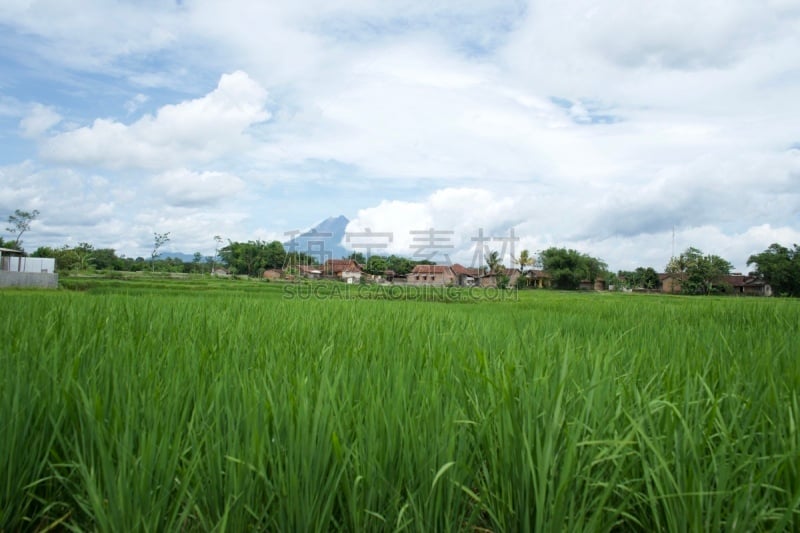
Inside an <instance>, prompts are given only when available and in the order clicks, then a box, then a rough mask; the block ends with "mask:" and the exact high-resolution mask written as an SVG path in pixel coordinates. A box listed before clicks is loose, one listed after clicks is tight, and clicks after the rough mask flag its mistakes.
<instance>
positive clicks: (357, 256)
mask: <svg viewBox="0 0 800 533" xmlns="http://www.w3.org/2000/svg"><path fill="white" fill-rule="evenodd" d="M345 259H352V260H353V261H355V262H356V263H358V264H359V265H364V264H366V262H367V257H366V256H365V255H364V254H363V253H362V252H353V253H351V254H350V255H348V256H347V257H345Z"/></svg>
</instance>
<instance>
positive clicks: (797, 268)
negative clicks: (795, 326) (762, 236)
mask: <svg viewBox="0 0 800 533" xmlns="http://www.w3.org/2000/svg"><path fill="white" fill-rule="evenodd" d="M752 264H755V265H756V271H755V274H756V275H757V276H759V277H760V278H761V279H763V280H764V281H765V282H766V283H768V284H769V285H770V286H771V287H772V290H773V292H774V293H775V294H783V295H787V296H800V246H798V245H796V244H795V245H794V248H787V247H785V246H781V245H780V244H777V243H774V244H771V245H770V246H769V248H767V249H766V250H764V251H763V252H761V253H760V254H755V255H751V256H750V258H749V259H748V260H747V265H748V266H750V265H752Z"/></svg>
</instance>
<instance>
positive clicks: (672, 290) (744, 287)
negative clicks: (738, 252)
mask: <svg viewBox="0 0 800 533" xmlns="http://www.w3.org/2000/svg"><path fill="white" fill-rule="evenodd" d="M685 276H686V274H685V273H681V272H678V273H665V274H659V275H658V279H659V280H660V281H661V292H663V293H667V294H680V293H681V281H682V280H683V279H685ZM718 288H719V289H721V290H722V291H723V292H727V293H730V294H738V295H743V296H772V287H770V286H769V284H768V283H766V282H764V280H762V279H759V278H758V277H757V276H753V275H747V276H745V275H743V274H741V273H739V272H735V273H733V274H730V275H728V276H723V278H722V279H721V280H720V283H719V284H718Z"/></svg>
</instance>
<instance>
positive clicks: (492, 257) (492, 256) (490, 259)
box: [486, 250, 503, 274]
mask: <svg viewBox="0 0 800 533" xmlns="http://www.w3.org/2000/svg"><path fill="white" fill-rule="evenodd" d="M486 266H487V267H489V273H490V274H497V273H498V272H500V270H502V269H503V263H502V261H501V259H500V252H498V251H497V250H494V251H492V252H489V255H487V256H486Z"/></svg>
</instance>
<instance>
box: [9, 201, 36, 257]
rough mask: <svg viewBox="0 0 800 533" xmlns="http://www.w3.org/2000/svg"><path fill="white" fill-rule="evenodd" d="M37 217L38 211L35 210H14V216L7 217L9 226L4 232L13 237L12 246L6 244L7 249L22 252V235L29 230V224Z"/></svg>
mask: <svg viewBox="0 0 800 533" xmlns="http://www.w3.org/2000/svg"><path fill="white" fill-rule="evenodd" d="M38 216H39V211H37V210H36V209H34V210H33V211H21V210H19V209H15V210H14V214H13V215H9V216H8V224H9V225H8V226H7V227H6V231H8V232H9V233H12V234H13V235H14V240H13V243H14V245H13V246H10V243H6V245H7V247H9V248H16V249H18V250H22V234H23V233H25V232H26V231H28V230H29V229H31V222H33V221H34V220H36V217H38Z"/></svg>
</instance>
